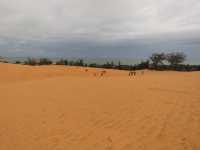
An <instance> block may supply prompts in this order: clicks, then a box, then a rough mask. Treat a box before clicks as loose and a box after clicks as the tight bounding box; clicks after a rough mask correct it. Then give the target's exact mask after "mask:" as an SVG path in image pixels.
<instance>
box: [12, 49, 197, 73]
mask: <svg viewBox="0 0 200 150" xmlns="http://www.w3.org/2000/svg"><path fill="white" fill-rule="evenodd" d="M185 60H186V55H185V54H184V53H181V52H173V53H153V54H152V55H151V56H150V57H149V59H147V60H146V61H141V62H140V63H139V64H135V65H126V64H122V63H121V62H120V61H119V62H118V63H117V64H115V63H114V62H113V61H111V62H106V63H105V64H97V63H91V64H87V63H84V60H83V59H78V60H74V61H73V60H70V61H69V60H67V59H60V60H58V61H56V62H55V63H53V62H52V61H51V60H50V59H47V58H41V59H34V58H28V59H27V60H26V61H25V62H24V64H25V65H32V66H36V65H51V64H55V65H66V66H81V67H94V68H105V69H118V70H142V69H150V70H175V71H200V65H188V64H187V65H186V64H183V63H184V61H185ZM16 63H17V64H20V63H22V62H19V61H16Z"/></svg>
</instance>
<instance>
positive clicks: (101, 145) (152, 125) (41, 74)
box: [0, 64, 200, 150]
mask: <svg viewBox="0 0 200 150" xmlns="http://www.w3.org/2000/svg"><path fill="white" fill-rule="evenodd" d="M102 70H103V69H92V68H88V71H87V70H85V68H81V67H65V66H39V67H31V66H23V65H12V64H0V150H199V149H200V92H199V91H200V72H190V73H188V72H170V71H163V72H157V71H147V70H145V71H144V75H142V74H141V71H138V72H137V75H136V77H129V76H128V72H126V71H115V70H106V74H105V75H104V76H103V77H100V76H99V73H100V72H101V71H102ZM95 73H97V76H94V74H95Z"/></svg>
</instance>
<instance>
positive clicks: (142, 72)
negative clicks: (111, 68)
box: [85, 69, 144, 77]
mask: <svg viewBox="0 0 200 150" xmlns="http://www.w3.org/2000/svg"><path fill="white" fill-rule="evenodd" d="M85 72H88V69H85ZM106 73H107V71H106V70H102V71H100V73H96V72H95V73H93V76H98V75H99V76H100V77H101V76H104V75H105V74H106ZM128 75H129V76H136V75H137V72H136V71H130V72H129V74H128ZM141 75H144V71H141Z"/></svg>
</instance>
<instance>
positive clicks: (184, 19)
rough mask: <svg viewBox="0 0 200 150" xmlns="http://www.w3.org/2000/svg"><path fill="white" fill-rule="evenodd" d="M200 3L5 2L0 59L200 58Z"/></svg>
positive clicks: (0, 2) (0, 3)
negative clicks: (176, 54)
mask: <svg viewBox="0 0 200 150" xmlns="http://www.w3.org/2000/svg"><path fill="white" fill-rule="evenodd" d="M199 18H200V1H199V0H176V1H175V0H0V55H2V56H41V57H44V56H50V57H57V56H63V57H67V56H68V57H129V58H132V57H133V58H135V57H145V56H148V55H150V53H152V52H155V51H175V50H176V51H184V52H185V53H186V54H188V55H189V57H191V58H193V57H194V58H197V59H198V58H200V19H199Z"/></svg>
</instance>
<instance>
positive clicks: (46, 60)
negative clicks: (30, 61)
mask: <svg viewBox="0 0 200 150" xmlns="http://www.w3.org/2000/svg"><path fill="white" fill-rule="evenodd" d="M52 63H53V62H52V61H51V60H49V59H47V58H41V59H40V60H39V63H38V64H39V65H51V64H52Z"/></svg>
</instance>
